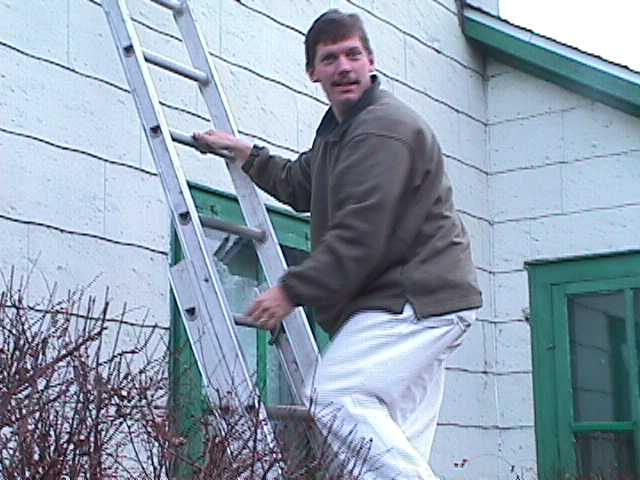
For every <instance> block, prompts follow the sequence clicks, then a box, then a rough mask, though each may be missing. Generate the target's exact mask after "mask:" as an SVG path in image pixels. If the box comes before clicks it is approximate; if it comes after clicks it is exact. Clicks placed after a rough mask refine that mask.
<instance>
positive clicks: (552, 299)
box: [526, 251, 640, 480]
mask: <svg viewBox="0 0 640 480" xmlns="http://www.w3.org/2000/svg"><path fill="white" fill-rule="evenodd" d="M526 267H527V271H528V273H529V288H530V307H531V333H532V357H533V359H532V360H533V384H534V403H535V406H534V410H535V419H536V422H535V423H536V447H537V456H538V475H539V478H540V479H541V480H558V479H561V478H567V477H566V475H569V477H568V478H572V477H573V476H575V475H576V469H577V463H576V451H575V436H574V434H575V433H578V432H592V431H610V432H611V431H618V432H623V431H629V432H633V434H634V440H635V448H636V465H637V466H639V467H640V461H638V460H640V424H639V422H640V391H639V381H638V355H637V346H636V338H637V337H636V335H637V332H636V329H637V325H636V324H635V323H636V321H637V319H638V313H639V312H636V311H635V303H634V298H633V292H632V289H637V288H640V252H638V251H632V252H621V253H615V254H604V255H593V256H588V257H580V258H570V259H564V260H563V259H559V260H548V261H535V262H528V263H527V264H526ZM610 291H623V292H624V296H625V297H624V298H625V331H626V336H627V341H628V349H629V359H630V366H629V381H630V385H631V387H632V388H630V392H631V397H632V398H631V399H630V400H631V414H632V420H631V421H629V422H589V423H587V422H581V423H576V422H574V421H573V392H572V387H571V385H572V382H571V363H570V345H569V330H568V325H569V324H568V318H569V314H568V307H567V305H568V303H567V299H568V297H569V296H570V295H576V294H580V293H605V292H610Z"/></svg>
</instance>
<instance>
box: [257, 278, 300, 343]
mask: <svg viewBox="0 0 640 480" xmlns="http://www.w3.org/2000/svg"><path fill="white" fill-rule="evenodd" d="M293 308H294V306H293V305H292V304H291V301H290V300H289V297H287V294H286V293H285V291H284V290H283V288H282V287H273V288H270V289H269V290H267V291H266V292H264V293H263V294H262V295H260V296H259V297H258V298H257V299H256V301H255V302H254V304H253V305H252V307H251V308H250V309H249V312H248V313H247V315H248V316H249V317H251V319H252V320H253V321H254V322H256V323H257V324H258V325H260V326H261V327H262V328H265V329H267V330H270V331H272V332H275V331H276V330H277V329H278V327H280V324H281V323H282V321H283V320H284V319H285V318H287V316H288V315H289V314H290V313H291V312H292V311H293Z"/></svg>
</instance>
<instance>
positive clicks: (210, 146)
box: [193, 130, 253, 163]
mask: <svg viewBox="0 0 640 480" xmlns="http://www.w3.org/2000/svg"><path fill="white" fill-rule="evenodd" d="M193 139H194V140H195V142H196V144H197V145H198V148H199V150H200V151H201V152H203V153H215V152H216V150H223V151H224V150H226V151H228V152H231V154H232V155H233V156H234V158H235V159H236V160H238V161H239V162H241V163H242V162H244V161H245V160H246V159H247V158H249V154H250V153H251V149H252V148H253V145H251V144H250V143H248V142H245V141H244V140H242V139H241V138H238V137H236V136H235V135H232V134H230V133H227V132H224V131H222V130H207V131H206V132H194V133H193Z"/></svg>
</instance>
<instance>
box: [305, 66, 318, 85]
mask: <svg viewBox="0 0 640 480" xmlns="http://www.w3.org/2000/svg"><path fill="white" fill-rule="evenodd" d="M307 75H309V80H311V81H312V82H313V83H318V82H319V81H320V80H318V77H316V69H315V68H313V67H311V68H310V69H309V70H307Z"/></svg>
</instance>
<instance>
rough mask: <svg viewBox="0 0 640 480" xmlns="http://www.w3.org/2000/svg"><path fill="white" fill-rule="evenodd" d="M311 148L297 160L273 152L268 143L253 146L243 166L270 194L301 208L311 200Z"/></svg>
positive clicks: (305, 209) (301, 210) (297, 209)
mask: <svg viewBox="0 0 640 480" xmlns="http://www.w3.org/2000/svg"><path fill="white" fill-rule="evenodd" d="M310 161H311V151H307V152H304V153H302V154H300V155H299V156H298V158H297V159H296V160H294V161H292V160H288V159H285V158H282V157H280V156H278V155H272V154H271V153H270V152H269V149H268V148H266V147H257V146H254V147H253V150H252V151H251V155H250V157H249V158H248V159H247V160H246V161H245V162H244V163H243V164H242V170H243V171H244V172H245V173H246V174H247V175H249V177H250V178H251V180H253V182H254V183H255V184H256V185H258V186H259V187H260V188H261V189H262V190H264V191H265V192H267V193H268V194H269V195H272V196H273V197H275V198H277V199H278V200H279V201H281V202H282V203H286V204H287V205H289V206H290V207H291V208H293V209H294V210H296V211H298V212H308V211H309V208H310V204H311V166H310Z"/></svg>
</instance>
